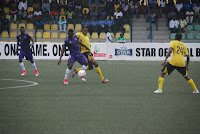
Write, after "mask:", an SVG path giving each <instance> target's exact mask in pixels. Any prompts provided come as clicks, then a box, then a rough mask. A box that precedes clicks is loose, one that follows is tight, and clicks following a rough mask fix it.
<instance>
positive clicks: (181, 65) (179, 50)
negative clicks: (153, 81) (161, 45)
mask: <svg viewBox="0 0 200 134" xmlns="http://www.w3.org/2000/svg"><path fill="white" fill-rule="evenodd" d="M181 38H182V34H180V33H177V34H176V36H175V40H174V41H171V42H170V48H169V52H168V53H167V56H166V58H165V60H164V61H163V62H162V64H161V65H162V66H163V65H164V67H163V69H162V70H161V73H160V77H159V79H158V87H159V88H158V90H156V91H154V93H162V88H163V83H164V75H165V74H168V75H170V74H171V73H172V72H173V71H174V69H176V70H177V71H178V72H179V73H181V74H182V75H183V77H184V78H185V79H186V80H187V82H188V84H190V85H191V87H192V88H193V89H194V91H193V93H199V91H198V89H197V87H196V85H195V84H194V82H193V80H192V79H191V78H190V77H189V76H188V73H187V71H188V64H189V59H190V58H189V53H188V50H187V46H186V45H185V44H184V43H183V42H181ZM171 53H173V55H172V58H171V60H170V61H169V62H168V63H167V64H165V63H166V61H167V58H168V57H169V56H170V54H171ZM184 55H185V56H187V64H186V66H185V60H184Z"/></svg>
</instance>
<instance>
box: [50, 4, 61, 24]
mask: <svg viewBox="0 0 200 134" xmlns="http://www.w3.org/2000/svg"><path fill="white" fill-rule="evenodd" d="M58 16H59V13H58V11H56V10H55V8H53V10H52V11H51V18H52V22H53V24H57V22H58Z"/></svg>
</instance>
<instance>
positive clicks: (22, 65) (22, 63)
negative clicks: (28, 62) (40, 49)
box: [19, 62, 25, 70]
mask: <svg viewBox="0 0 200 134" xmlns="http://www.w3.org/2000/svg"><path fill="white" fill-rule="evenodd" d="M19 65H20V66H21V68H22V69H23V70H25V67H24V62H21V63H19Z"/></svg>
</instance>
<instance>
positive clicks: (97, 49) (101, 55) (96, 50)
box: [94, 45, 106, 57]
mask: <svg viewBox="0 0 200 134" xmlns="http://www.w3.org/2000/svg"><path fill="white" fill-rule="evenodd" d="M99 52H100V48H98V47H97V45H95V47H94V57H106V53H99Z"/></svg>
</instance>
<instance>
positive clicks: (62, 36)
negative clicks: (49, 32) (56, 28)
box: [59, 33, 67, 39]
mask: <svg viewBox="0 0 200 134" xmlns="http://www.w3.org/2000/svg"><path fill="white" fill-rule="evenodd" d="M66 37H67V35H66V33H60V35H59V39H66Z"/></svg>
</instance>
